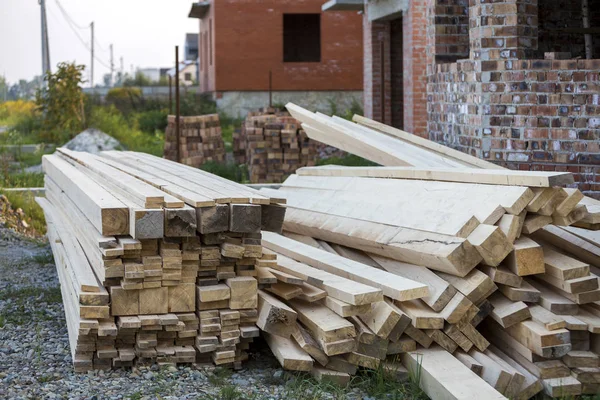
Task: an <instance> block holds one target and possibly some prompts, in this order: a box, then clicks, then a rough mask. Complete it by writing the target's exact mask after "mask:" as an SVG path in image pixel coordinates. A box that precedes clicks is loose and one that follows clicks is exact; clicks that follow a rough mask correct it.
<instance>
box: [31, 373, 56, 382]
mask: <svg viewBox="0 0 600 400" xmlns="http://www.w3.org/2000/svg"><path fill="white" fill-rule="evenodd" d="M36 379H37V381H38V382H39V383H48V382H54V381H58V380H60V378H58V377H56V376H54V375H42V376H40V377H38V378H36Z"/></svg>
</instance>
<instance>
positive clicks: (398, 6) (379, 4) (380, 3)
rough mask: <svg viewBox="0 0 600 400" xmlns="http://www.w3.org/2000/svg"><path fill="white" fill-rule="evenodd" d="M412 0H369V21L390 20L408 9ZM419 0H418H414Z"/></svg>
mask: <svg viewBox="0 0 600 400" xmlns="http://www.w3.org/2000/svg"><path fill="white" fill-rule="evenodd" d="M409 1H410V0H369V1H368V3H367V16H368V18H369V21H389V20H392V19H396V18H399V17H401V16H402V14H403V13H405V12H406V11H408V4H409V3H408V2H409ZM413 1H417V0H413Z"/></svg>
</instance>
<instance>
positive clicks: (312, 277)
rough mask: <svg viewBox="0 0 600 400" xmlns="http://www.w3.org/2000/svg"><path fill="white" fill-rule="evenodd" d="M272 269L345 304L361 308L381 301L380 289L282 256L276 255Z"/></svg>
mask: <svg viewBox="0 0 600 400" xmlns="http://www.w3.org/2000/svg"><path fill="white" fill-rule="evenodd" d="M273 267H274V268H275V269H277V270H280V271H283V272H286V273H288V274H291V275H296V276H298V277H300V278H302V279H303V280H305V281H306V282H307V283H309V284H311V285H313V286H316V287H318V288H319V289H323V290H325V291H326V292H327V295H328V296H329V297H333V298H335V299H338V300H341V301H343V302H345V303H349V304H352V305H355V306H361V305H365V304H371V303H373V302H375V301H381V300H383V293H382V292H381V290H380V289H377V288H374V287H371V286H367V285H364V284H362V283H358V282H354V281H352V280H350V279H346V278H343V277H341V276H337V275H334V274H330V273H329V272H326V271H322V270H320V269H317V268H313V267H311V266H309V265H306V264H302V263H299V262H297V261H295V260H292V259H291V258H288V257H285V256H282V255H278V257H277V265H274V266H273Z"/></svg>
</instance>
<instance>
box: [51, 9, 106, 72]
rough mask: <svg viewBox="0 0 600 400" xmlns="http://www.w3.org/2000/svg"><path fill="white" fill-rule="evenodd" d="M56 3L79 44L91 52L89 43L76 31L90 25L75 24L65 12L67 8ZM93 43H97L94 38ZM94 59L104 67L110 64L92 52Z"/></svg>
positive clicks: (87, 27)
mask: <svg viewBox="0 0 600 400" xmlns="http://www.w3.org/2000/svg"><path fill="white" fill-rule="evenodd" d="M55 2H56V4H57V5H58V8H59V10H60V12H61V14H62V16H63V17H64V19H65V21H67V25H69V28H71V30H72V31H73V33H74V34H75V36H77V39H79V41H80V42H81V44H82V45H83V46H84V47H85V48H86V49H87V51H89V52H91V51H92V49H91V46H90V44H88V42H86V41H85V40H84V39H83V37H82V36H81V35H80V33H79V32H78V31H77V29H81V30H83V29H89V28H90V25H88V26H81V25H79V24H77V23H76V22H75V21H74V20H73V18H71V16H70V15H69V13H67V10H65V9H64V7H63V6H62V5H61V4H60V2H59V1H58V0H55ZM94 43H96V45H98V41H97V40H94ZM100 48H102V46H100ZM93 57H94V60H96V61H98V62H99V63H100V65H102V66H104V67H105V68H108V69H110V65H108V63H107V62H105V61H104V60H102V59H101V58H100V57H98V55H96V54H95V53H94V54H93Z"/></svg>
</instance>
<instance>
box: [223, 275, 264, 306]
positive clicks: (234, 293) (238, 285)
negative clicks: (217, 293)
mask: <svg viewBox="0 0 600 400" xmlns="http://www.w3.org/2000/svg"><path fill="white" fill-rule="evenodd" d="M225 283H226V284H227V286H229V288H230V289H231V297H230V298H229V308H231V309H232V310H240V309H247V308H256V307H257V301H258V299H257V289H258V283H257V282H256V279H254V278H253V277H251V276H240V277H236V278H229V279H226V280H225Z"/></svg>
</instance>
